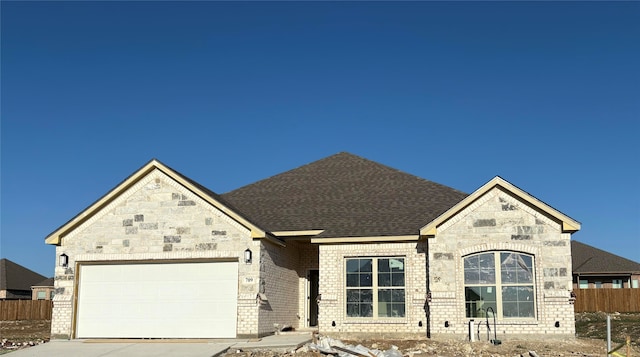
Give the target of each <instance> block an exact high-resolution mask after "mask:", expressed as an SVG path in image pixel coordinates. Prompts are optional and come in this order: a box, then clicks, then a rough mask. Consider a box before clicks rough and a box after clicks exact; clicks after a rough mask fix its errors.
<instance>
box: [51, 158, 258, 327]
mask: <svg viewBox="0 0 640 357" xmlns="http://www.w3.org/2000/svg"><path fill="white" fill-rule="evenodd" d="M247 248H250V249H251V250H252V251H253V254H254V257H255V256H260V249H261V247H260V242H259V241H253V240H252V239H251V234H250V231H249V230H248V229H247V228H245V227H243V226H242V225H240V224H238V223H237V222H236V221H234V220H232V219H231V218H229V217H228V216H226V215H225V214H223V213H222V212H220V211H219V210H217V209H216V208H215V207H213V206H211V205H210V204H209V203H207V202H206V201H204V200H202V199H201V198H199V197H197V196H196V195H194V194H193V193H192V192H190V191H189V190H187V189H186V188H184V187H183V186H182V185H180V184H178V183H177V182H175V181H173V180H172V179H171V178H170V177H168V176H166V175H165V174H164V173H162V172H161V171H159V170H155V171H153V172H151V173H150V174H149V175H147V176H146V177H144V178H143V179H141V180H140V181H139V182H138V183H137V184H135V185H134V186H132V187H130V188H129V189H127V190H126V191H125V192H123V193H122V194H121V195H120V196H119V197H118V198H116V199H115V200H114V201H113V202H111V203H109V204H108V205H107V206H106V207H104V208H103V209H102V210H101V211H100V212H98V213H97V214H95V215H94V216H93V217H91V218H90V219H89V220H88V221H86V222H84V223H83V224H81V225H80V226H78V227H77V228H75V229H74V230H73V231H72V232H71V233H69V234H68V235H67V236H65V237H63V238H62V241H61V244H60V245H59V246H57V247H56V256H59V255H60V254H62V253H65V254H67V255H68V256H69V267H67V268H63V267H60V266H56V268H55V297H54V299H53V300H54V308H53V316H52V326H51V335H52V338H70V337H71V336H72V334H73V332H72V321H73V316H72V315H73V306H74V299H76V298H77V295H76V294H75V293H76V292H75V291H74V286H75V281H76V279H77V271H76V269H78V267H79V265H78V264H81V263H82V262H90V261H113V262H117V261H126V260H129V261H130V260H143V261H144V260H166V261H171V260H178V259H183V260H184V259H192V258H198V259H206V260H216V259H227V260H228V259H233V260H237V261H239V264H238V274H239V279H238V280H239V282H238V283H239V285H238V286H239V288H238V325H237V331H236V332H237V335H240V336H241V335H250V336H256V335H257V334H258V307H257V303H256V293H257V291H258V281H259V277H260V271H259V265H258V264H244V262H243V253H244V250H245V249H247Z"/></svg>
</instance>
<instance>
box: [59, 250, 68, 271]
mask: <svg viewBox="0 0 640 357" xmlns="http://www.w3.org/2000/svg"><path fill="white" fill-rule="evenodd" d="M58 265H59V266H61V267H63V268H66V267H67V266H68V265H69V256H68V255H66V254H64V253H62V254H60V256H59V257H58Z"/></svg>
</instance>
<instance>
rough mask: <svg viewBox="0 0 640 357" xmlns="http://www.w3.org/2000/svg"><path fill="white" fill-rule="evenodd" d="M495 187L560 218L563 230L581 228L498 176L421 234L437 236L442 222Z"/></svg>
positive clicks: (424, 228)
mask: <svg viewBox="0 0 640 357" xmlns="http://www.w3.org/2000/svg"><path fill="white" fill-rule="evenodd" d="M494 187H500V188H502V189H503V190H506V191H507V192H509V193H510V194H512V195H514V196H516V197H518V198H519V199H521V200H523V201H524V202H526V203H527V204H529V205H531V206H533V207H534V208H535V209H537V210H540V211H542V212H544V213H545V214H547V215H549V216H551V217H553V218H554V219H556V220H558V221H559V222H561V228H562V231H563V232H571V233H573V232H576V231H578V230H580V223H579V222H577V221H575V220H573V219H572V218H570V217H569V216H567V215H565V214H563V213H562V212H560V211H558V210H556V209H555V208H553V207H551V206H549V205H547V204H546V203H544V202H542V201H540V200H538V199H537V198H535V197H533V196H532V195H530V194H528V193H527V192H525V191H523V190H521V189H520V188H518V187H516V186H514V185H512V184H511V183H509V182H507V181H506V180H504V179H503V178H501V177H499V176H496V177H494V178H493V179H492V180H490V181H489V182H487V183H486V184H484V185H483V186H482V187H480V188H479V189H477V190H476V191H475V192H473V193H472V194H470V195H469V196H467V197H466V198H464V199H463V200H462V201H460V202H458V203H457V204H456V205H455V206H453V207H451V208H450V209H448V210H447V211H446V212H444V213H443V214H441V215H440V216H438V217H437V218H435V219H434V220H432V221H431V222H429V223H428V224H427V225H425V226H424V227H422V228H421V229H420V235H421V236H427V237H432V236H435V235H436V233H437V230H438V227H439V226H440V225H441V224H442V223H444V222H446V221H447V220H449V219H450V218H452V217H453V216H455V215H456V214H457V213H459V212H460V211H462V210H463V209H464V208H466V207H468V206H469V205H471V204H472V203H474V202H475V201H476V200H478V199H479V198H480V197H482V196H483V195H485V194H486V193H487V192H489V191H490V190H491V189H493V188H494Z"/></svg>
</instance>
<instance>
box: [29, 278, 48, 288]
mask: <svg viewBox="0 0 640 357" xmlns="http://www.w3.org/2000/svg"><path fill="white" fill-rule="evenodd" d="M31 286H53V278H48V279H45V280H43V281H41V282H39V283H37V284H33V285H31Z"/></svg>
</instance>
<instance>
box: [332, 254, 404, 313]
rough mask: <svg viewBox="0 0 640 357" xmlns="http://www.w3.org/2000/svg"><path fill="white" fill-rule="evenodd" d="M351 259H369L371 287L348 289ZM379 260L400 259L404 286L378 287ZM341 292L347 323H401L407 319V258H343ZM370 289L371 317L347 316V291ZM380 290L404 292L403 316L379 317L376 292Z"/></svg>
mask: <svg viewBox="0 0 640 357" xmlns="http://www.w3.org/2000/svg"><path fill="white" fill-rule="evenodd" d="M351 259H371V273H372V275H371V286H370V287H362V286H358V287H354V286H352V287H349V286H347V261H349V260H351ZM381 259H402V260H403V264H404V272H403V274H404V285H402V286H378V261H379V260H381ZM343 264H344V266H343V270H342V272H343V278H344V281H343V284H342V286H343V291H344V295H343V296H344V303H343V309H344V310H343V311H344V316H345V319H346V320H347V321H350V322H382V321H389V322H402V321H404V320H406V319H407V315H408V311H407V307H408V305H409V304H408V303H407V257H406V255H383V256H369V255H367V256H345V257H343ZM363 288H364V289H367V288H369V289H371V291H372V305H373V306H372V316H369V317H368V316H349V314H348V312H347V304H348V302H347V291H348V290H350V289H351V290H355V289H363ZM381 289H396V290H403V291H404V316H397V317H394V316H379V312H378V305H379V304H378V292H379V291H380V290H381Z"/></svg>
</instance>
